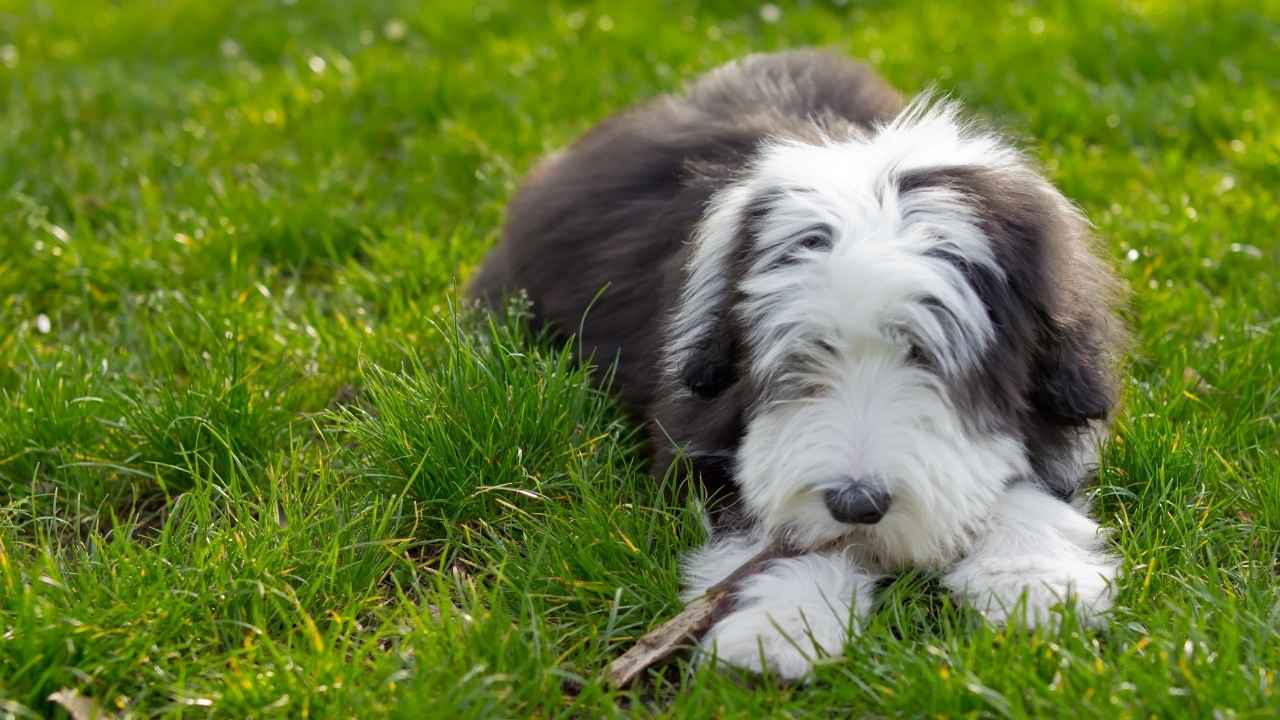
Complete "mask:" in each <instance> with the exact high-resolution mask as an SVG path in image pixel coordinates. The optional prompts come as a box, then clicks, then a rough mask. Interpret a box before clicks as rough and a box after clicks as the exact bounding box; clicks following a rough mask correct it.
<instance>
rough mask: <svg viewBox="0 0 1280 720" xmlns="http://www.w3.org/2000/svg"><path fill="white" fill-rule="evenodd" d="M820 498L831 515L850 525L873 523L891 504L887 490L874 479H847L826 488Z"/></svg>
mask: <svg viewBox="0 0 1280 720" xmlns="http://www.w3.org/2000/svg"><path fill="white" fill-rule="evenodd" d="M822 500H823V502H824V503H825V504H826V506H827V511H828V512H830V513H831V517H833V518H835V519H836V520H838V521H840V522H842V523H849V524H850V525H874V524H876V523H878V522H880V518H882V517H884V514H885V513H887V512H889V506H890V505H892V504H893V498H892V497H890V496H889V492H888V491H887V490H885V489H884V487H883V486H882V485H881V484H880V483H879V482H878V481H876V480H849V481H847V482H845V483H844V484H843V485H841V486H840V487H834V488H830V489H828V490H826V491H825V492H824V493H823V494H822Z"/></svg>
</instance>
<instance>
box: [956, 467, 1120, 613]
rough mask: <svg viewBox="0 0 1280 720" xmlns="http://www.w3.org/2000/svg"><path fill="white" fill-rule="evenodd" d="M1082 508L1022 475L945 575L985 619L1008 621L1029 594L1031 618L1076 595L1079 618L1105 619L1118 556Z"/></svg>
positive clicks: (1027, 598)
mask: <svg viewBox="0 0 1280 720" xmlns="http://www.w3.org/2000/svg"><path fill="white" fill-rule="evenodd" d="M1105 541H1106V536H1105V535H1104V534H1103V532H1102V531H1101V530H1100V529H1099V527H1098V524H1097V523H1096V522H1094V521H1093V520H1092V519H1090V518H1089V517H1088V516H1087V515H1085V514H1084V512H1083V511H1082V510H1080V509H1078V508H1076V507H1074V506H1072V505H1070V504H1068V503H1065V502H1063V501H1062V500H1059V499H1058V498H1055V497H1053V496H1051V495H1049V494H1048V493H1046V492H1044V491H1043V490H1041V489H1040V488H1037V487H1035V486H1033V485H1031V484H1027V483H1023V484H1019V485H1015V486H1014V487H1012V488H1010V489H1009V490H1008V491H1006V492H1005V494H1004V496H1003V497H1001V499H1000V502H999V505H998V506H997V508H996V511H995V513H994V515H993V516H992V518H991V525H990V528H989V530H988V532H987V534H986V535H985V536H984V537H982V538H980V539H979V540H978V543H977V545H976V546H975V547H974V549H973V550H972V551H971V552H970V553H969V554H968V555H967V556H966V557H965V558H964V559H963V560H961V561H960V562H959V563H957V564H956V565H955V566H954V567H953V568H952V569H951V570H950V572H948V573H947V574H946V576H945V577H944V578H943V583H944V584H945V585H946V586H947V587H948V588H950V589H951V591H952V592H954V593H956V595H957V596H958V597H960V599H961V600H963V601H964V602H965V603H967V604H968V605H970V606H972V607H973V608H975V609H977V610H978V611H979V612H981V613H982V614H983V615H984V616H986V617H987V619H988V620H990V621H992V622H996V623H1004V622H1006V621H1008V620H1009V618H1010V616H1011V615H1012V614H1013V613H1014V612H1015V610H1016V609H1017V608H1018V607H1019V606H1020V604H1021V602H1022V599H1023V597H1024V594H1025V598H1026V622H1027V624H1029V625H1037V624H1042V623H1052V622H1053V621H1054V619H1055V617H1056V616H1055V615H1054V614H1053V613H1052V612H1051V608H1052V607H1053V606H1054V605H1056V604H1058V603H1060V602H1062V601H1064V600H1066V599H1067V598H1074V600H1075V608H1076V612H1077V614H1078V616H1079V617H1080V619H1081V620H1082V621H1084V622H1085V623H1087V624H1091V625H1100V624H1102V623H1103V621H1104V618H1103V613H1105V612H1106V611H1107V609H1108V608H1109V607H1110V606H1111V595H1112V583H1113V582H1114V580H1115V578H1116V573H1117V571H1118V569H1119V560H1118V559H1117V558H1115V557H1113V556H1111V555H1108V554H1107V553H1106V551H1105V549H1104V547H1103V546H1104V544H1105Z"/></svg>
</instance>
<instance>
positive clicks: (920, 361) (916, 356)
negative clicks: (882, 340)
mask: <svg viewBox="0 0 1280 720" xmlns="http://www.w3.org/2000/svg"><path fill="white" fill-rule="evenodd" d="M907 363H908V364H911V365H915V366H916V367H922V368H928V367H932V366H933V359H932V358H931V357H930V356H929V353H927V352H925V350H924V348H922V347H920V345H918V344H917V343H911V346H910V347H909V348H908V349H907Z"/></svg>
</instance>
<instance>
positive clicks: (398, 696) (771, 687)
mask: <svg viewBox="0 0 1280 720" xmlns="http://www.w3.org/2000/svg"><path fill="white" fill-rule="evenodd" d="M778 5H779V7H780V9H781V14H780V17H779V18H778V19H777V20H776V22H766V21H765V20H764V19H762V15H761V13H760V11H759V10H760V8H759V3H745V4H744V3H736V2H730V1H728V0H719V1H714V0H713V1H708V2H703V3H694V2H670V3H665V2H664V3H639V2H637V3H625V4H624V3H603V2H602V3H599V4H597V5H576V4H566V3H562V2H552V3H550V4H547V5H544V4H543V3H531V2H515V1H514V0H512V1H506V0H493V1H491V2H481V3H470V2H456V3H455V2H443V1H439V2H409V1H408V0H374V1H372V2H364V3H354V2H341V1H339V0H333V1H332V2H314V1H312V0H296V2H294V1H285V0H269V1H268V0H264V1H262V2H230V1H229V0H201V1H200V2H194V1H187V0H182V1H179V2H159V1H158V0H157V1H154V2H143V1H141V0H125V1H123V2H113V3H108V2H88V1H87V0H42V1H36V0H0V715H16V716H19V717H25V716H41V715H44V714H49V713H55V712H61V710H58V709H56V708H55V707H54V706H53V705H52V704H51V703H50V702H49V701H48V700H47V699H46V698H47V697H48V696H49V695H50V694H51V693H53V692H55V691H58V690H60V689H63V688H75V689H78V690H79V691H80V692H81V693H82V694H84V695H87V696H89V697H92V698H94V699H95V701H96V702H97V703H99V705H100V706H101V707H103V708H106V709H108V710H111V711H123V712H127V713H129V714H132V715H133V716H138V717H143V716H149V715H157V714H159V715H163V714H172V715H183V716H204V715H216V716H222V717H238V716H250V715H253V716H282V717H300V716H317V717H330V716H356V717H381V716H403V717H422V716H426V715H439V716H472V717H493V716H524V715H536V716H540V717H546V716H569V717H592V716H598V715H608V714H612V713H627V712H631V713H634V714H638V715H642V716H645V715H678V716H686V715H688V716H748V715H749V716H756V715H779V716H805V715H835V716H841V715H855V716H858V715H878V716H925V715H930V716H951V715H972V716H1012V717H1041V716H1070V717H1072V718H1083V717H1106V718H1112V717H1136V716H1148V715H1189V716H1197V717H1208V716H1211V715H1212V716H1215V717H1273V716H1276V715H1277V714H1280V689H1278V688H1277V685H1278V684H1280V677H1278V676H1277V671H1278V670H1280V576H1278V572H1280V567H1278V562H1280V454H1278V450H1277V449H1278V448H1280V273H1277V268H1278V267H1280V240H1277V237H1278V236H1280V202H1278V201H1280V123H1277V122H1276V118H1277V117H1280V100H1278V99H1277V98H1280V3H1277V2H1276V1H1275V0H1239V1H1238V2H1213V1H1201V0H1196V1H1194V2H1173V1H1172V0H1166V1H1156V0H1129V1H1127V2H1123V3H1117V2H1111V1H1110V0H1071V1H1066V0H1063V1H1061V2H1058V1H1053V0H1046V1H1045V2H1025V3H1014V4H1001V5H998V6H990V7H988V6H985V5H981V4H975V3H968V4H954V5H940V4H935V3H924V2H919V3H917V2H903V3H898V2H876V1H874V0H865V1H859V0H850V1H849V2H829V3H828V2H818V1H817V0H815V1H813V2H807V3H803V4H801V5H800V6H799V7H793V6H792V5H791V4H790V3H785V4H784V3H779V4H778ZM803 45H825V46H831V47H835V48H838V49H840V50H842V51H844V52H847V53H849V54H851V55H855V56H860V57H866V58H871V59H872V60H873V61H874V62H875V63H876V64H877V65H878V67H879V69H880V70H881V71H882V72H883V73H884V74H885V75H886V76H887V77H888V78H889V79H890V80H891V81H892V82H894V83H895V84H896V85H898V86H899V87H901V88H903V89H905V90H908V91H915V90H919V89H922V88H924V87H925V86H927V85H929V84H930V83H936V84H937V85H938V86H940V87H941V88H943V89H945V90H947V91H950V92H952V93H953V94H955V95H956V96H958V97H960V98H961V99H963V100H964V101H966V102H967V103H968V104H969V105H970V107H972V108H973V109H974V110H975V111H977V112H978V113H980V114H982V115H984V116H986V117H989V118H991V119H993V120H995V121H996V122H998V123H999V124H1001V125H1002V126H1004V127H1006V128H1008V129H1009V130H1010V131H1011V132H1013V133H1015V134H1016V135H1018V136H1019V137H1022V138H1025V139H1026V142H1027V144H1028V147H1029V148H1030V149H1031V151H1032V152H1033V153H1034V154H1036V155H1037V156H1038V157H1039V158H1040V159H1041V160H1042V161H1043V162H1044V164H1045V166H1046V167H1047V169H1048V172H1049V174H1050V175H1051V176H1052V177H1053V179H1054V181H1055V182H1056V183H1058V184H1059V186H1060V187H1062V189H1063V190H1064V191H1065V192H1066V193H1067V194H1068V195H1069V196H1071V197H1072V198H1073V199H1075V200H1076V201H1077V202H1079V203H1080V204H1081V205H1082V206H1083V207H1084V208H1085V210H1086V211H1087V212H1088V214H1089V216H1090V217H1091V218H1092V219H1093V221H1094V222H1095V223H1096V224H1097V228H1098V232H1099V234H1100V235H1101V236H1102V237H1103V238H1104V239H1105V241H1106V244H1107V245H1106V247H1107V249H1108V252H1109V259H1110V260H1111V261H1112V262H1113V263H1114V265H1115V266H1116V267H1117V268H1119V270H1120V272H1121V273H1122V275H1123V276H1124V278H1125V279H1126V280H1127V281H1128V283H1129V285H1130V286H1131V287H1132V289H1133V294H1132V297H1131V301H1130V304H1129V307H1128V308H1127V310H1126V316H1127V319H1128V320H1129V323H1130V325H1131V327H1132V330H1133V333H1134V337H1135V343H1134V353H1133V357H1132V359H1131V363H1130V366H1129V370H1128V382H1127V386H1126V392H1125V408H1124V411H1123V412H1122V414H1121V416H1120V418H1119V420H1118V422H1117V423H1116V428H1115V431H1116V432H1115V436H1114V439H1113V441H1112V442H1111V444H1110V446H1109V449H1108V451H1107V453H1106V461H1105V466H1104V468H1103V470H1102V477H1101V482H1100V484H1099V486H1098V490H1097V505H1098V508H1099V511H1100V514H1101V516H1102V517H1103V518H1104V519H1105V522H1106V523H1107V524H1108V525H1109V526H1111V527H1114V528H1115V529H1116V532H1115V536H1114V544H1115V548H1116V550H1117V551H1118V552H1119V553H1121V554H1122V555H1123V556H1124V560H1125V571H1126V576H1125V578H1124V580H1123V582H1122V583H1121V586H1120V591H1119V600H1118V608H1117V610H1116V613H1115V616H1114V618H1113V620H1112V622H1111V624H1110V626H1109V627H1108V628H1107V629H1105V630H1102V631H1096V632H1086V631H1081V630H1079V629H1078V628H1075V627H1072V626H1067V627H1064V628H1062V629H1061V630H1059V631H1057V632H1054V633H1045V632H1040V633H1027V632H1021V631H1016V630H996V629H991V628H989V627H986V626H984V625H983V624H982V623H981V622H980V621H979V620H978V619H977V618H976V617H975V616H974V615H973V614H972V613H969V612H967V611H964V610H961V609H958V608H955V607H954V606H952V605H951V604H950V603H949V602H948V601H947V600H946V598H945V597H944V596H943V595H942V594H941V593H939V592H938V591H937V588H936V586H935V584H934V583H933V582H932V581H931V579H930V578H928V577H924V576H919V575H911V576H907V577H903V578H900V579H899V580H897V581H896V582H895V583H894V584H893V585H892V586H890V587H889V588H888V590H887V592H886V593H885V595H884V597H883V599H882V600H881V602H880V608H879V611H878V613H877V614H876V616H875V618H874V620H873V621H872V623H871V625H870V627H869V628H868V629H867V630H866V632H865V633H864V634H863V635H862V636H861V637H860V638H858V639H857V640H856V641H855V642H854V643H853V645H852V646H851V647H850V648H849V652H848V657H847V658H846V659H844V660H841V661H839V662H833V663H829V664H825V665H823V666H821V667H820V668H819V671H818V674H817V679H816V681H815V682H814V683H813V684H812V685H810V686H808V687H787V686H783V685H779V684H777V683H773V682H769V681H763V682H744V681H743V679H742V678H739V677H735V676H733V675H731V674H726V673H718V672H714V671H706V670H700V671H693V670H691V669H690V668H688V666H687V664H684V665H677V666H675V667H672V668H668V669H667V670H666V671H665V672H662V673H658V674H656V675H654V676H653V677H652V678H651V679H650V680H649V681H648V682H647V683H646V684H645V685H644V686H643V687H642V688H640V689H638V690H636V691H633V692H630V693H622V694H619V693H615V692H612V691H608V690H606V689H605V688H603V687H602V686H601V685H600V684H599V683H598V681H597V680H596V678H598V676H599V674H600V672H601V670H602V668H603V667H604V666H605V664H606V663H607V662H608V660H609V659H610V658H612V657H614V656H616V655H617V654H618V653H620V652H621V651H622V650H623V649H624V648H625V647H626V646H627V645H628V644H629V643H630V642H631V641H632V640H633V639H634V638H636V637H637V636H638V634H640V633H642V632H643V631H644V630H646V629H647V628H649V627H651V626H652V625H653V624H654V623H656V622H658V621H659V620H660V619H662V618H664V617H666V616H669V615H670V614H671V613H673V612H674V611H675V610H676V609H677V607H678V601H677V597H676V594H677V590H678V577H677V566H678V560H679V556H680V553H681V552H682V551H684V550H686V549H688V548H690V547H693V546H694V545H696V544H697V543H698V542H699V540H700V537H701V530H700V528H699V525H698V522H697V517H696V514H695V513H694V512H693V511H692V509H691V508H690V507H689V506H687V505H686V504H685V503H684V502H683V501H682V500H680V498H681V497H682V495H681V494H680V493H679V492H678V488H677V487H674V486H670V487H665V486H664V487H661V488H654V487H653V483H652V481H650V480H649V479H648V476H647V472H646V468H645V465H644V458H643V453H642V451H641V450H640V447H641V445H640V442H639V441H640V437H641V436H640V434H639V433H638V431H637V429H636V428H634V427H631V426H629V425H628V424H627V422H626V421H625V419H624V418H623V417H622V416H621V414H620V413H619V412H618V411H617V408H616V407H615V406H613V405H612V404H611V403H610V401H609V400H608V398H607V397H604V396H602V395H600V394H599V393H598V392H596V391H595V390H593V389H592V388H591V387H590V386H589V385H588V384H587V383H586V380H585V374H584V371H583V369H582V368H580V367H578V366H576V365H575V363H574V362H573V359H574V351H573V350H572V349H567V350H556V349H553V348H550V347H548V346H547V344H546V343H543V342H540V341H538V340H537V339H536V338H530V337H528V336H527V334H525V333H524V332H523V331H522V330H521V326H520V323H519V309H518V308H517V309H515V310H513V313H512V317H508V318H502V319H498V320H495V321H493V323H492V324H488V323H487V321H485V320H483V319H480V318H475V317H471V316H470V315H467V314H466V313H463V316H462V317H461V318H458V317H456V316H455V314H454V313H453V312H452V310H451V308H453V307H454V306H456V304H457V296H458V288H459V287H460V286H461V285H462V283H464V282H465V279H466V277H467V276H468V274H469V273H470V272H471V271H472V269H473V268H474V267H475V265H476V263H477V262H478V261H479V259H480V258H481V257H483V254H484V252H485V250H486V249H487V248H488V247H490V246H491V245H492V244H493V242H494V241H495V239H496V236H497V232H498V227H499V224H500V222H501V218H502V208H503V205H504V203H505V202H506V200H507V198H508V197H509V196H510V194H511V192H512V191H513V189H514V187H515V186H516V183H517V182H518V181H519V178H520V176H521V173H522V172H523V171H525V170H526V169H527V168H528V167H530V165H531V164H532V163H533V162H534V160H535V159H536V158H537V157H538V156H539V155H540V154H542V153H544V152H546V151H548V150H551V149H553V148H555V147H557V146H560V145H562V144H564V143H566V142H568V141H570V140H572V139H573V138H574V137H575V136H576V135H577V134H578V133H580V132H582V131H583V130H584V129H585V128H587V127H589V126H590V125H591V124H592V123H593V122H595V121H596V120H598V119H600V118H602V117H604V116H605V115H607V114H608V113H610V112H612V111H614V110H617V109H619V108H621V107H624V106H625V105H627V104H628V103H631V102H633V101H637V100H640V99H643V98H646V97H649V96H651V95H653V94H655V93H658V92H662V91H666V90H670V89H673V88H675V87H677V86H678V85H679V83H680V82H681V81H682V80H684V79H686V78H690V77H692V76H693V75H695V74H696V73H698V72H700V71H702V70H705V69H707V68H710V67H712V66H714V65H716V64H718V63H720V62H722V61H725V60H727V59H730V58H732V57H735V56H737V55H740V54H742V53H745V52H748V51H752V50H767V49H778V48H785V47H794V46H803ZM574 689H576V692H573V691H572V690H574Z"/></svg>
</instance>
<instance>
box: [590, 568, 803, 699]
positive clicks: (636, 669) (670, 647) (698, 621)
mask: <svg viewBox="0 0 1280 720" xmlns="http://www.w3.org/2000/svg"><path fill="white" fill-rule="evenodd" d="M796 554H797V551H795V550H793V549H791V548H790V547H787V546H785V545H782V544H779V543H774V544H772V545H769V546H768V547H766V548H765V549H764V550H762V551H760V552H759V553H758V554H756V556H755V557H753V558H751V559H750V560H748V561H746V562H745V563H743V564H742V565H741V566H740V567H739V568H738V569H737V570H734V571H733V572H732V573H730V574H729V576H728V577H726V578H725V579H723V580H721V581H720V582H718V583H716V584H715V585H712V586H711V587H710V588H708V589H707V591H706V592H705V593H703V594H702V595H701V596H700V597H698V598H697V599H695V600H693V601H692V602H690V603H689V604H688V605H685V606H684V610H681V611H680V614H678V615H676V616H675V617H673V618H671V619H670V620H668V621H666V622H664V623H662V624H661V625H659V626H658V627H657V628H656V629H654V630H651V631H650V632H648V633H647V634H646V635H645V636H644V637H642V638H640V639H639V640H637V641H636V644H635V645H632V646H631V648H630V649H629V650H627V651H626V652H625V653H623V654H622V656H621V657H619V658H618V659H617V660H614V661H613V662H611V663H609V669H608V671H607V672H606V673H605V682H606V683H608V684H609V685H610V686H612V687H614V688H618V689H621V688H625V687H627V686H628V685H630V684H631V683H632V682H633V681H634V680H635V679H636V678H637V677H639V676H640V675H641V674H642V673H643V672H644V671H645V670H647V669H649V668H651V667H653V666H654V665H657V664H658V663H660V662H662V661H664V660H666V659H667V658H669V657H671V656H672V655H674V654H675V653H676V652H677V651H679V650H680V649H681V648H683V647H686V645H687V644H688V643H691V642H697V640H698V639H699V638H701V637H702V636H703V635H705V634H706V632H707V631H708V630H710V629H711V626H712V625H715V624H716V621H717V620H719V619H721V618H723V617H724V616H725V615H728V614H729V613H730V612H731V611H732V610H733V595H734V593H735V592H736V591H737V590H738V586H739V585H740V584H741V583H742V581H743V580H745V579H746V578H748V577H750V576H752V575H755V574H756V573H758V572H760V571H761V570H763V569H764V566H765V565H767V564H769V563H770V562H772V561H774V560H778V559H781V558H786V557H793V556H795V555H796Z"/></svg>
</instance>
